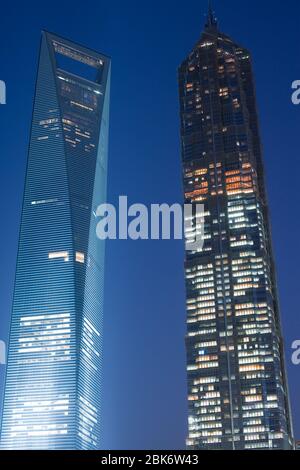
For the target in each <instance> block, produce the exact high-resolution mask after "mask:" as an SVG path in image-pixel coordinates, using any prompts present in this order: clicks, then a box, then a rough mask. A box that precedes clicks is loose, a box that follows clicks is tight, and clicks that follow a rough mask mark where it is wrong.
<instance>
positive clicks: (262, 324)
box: [179, 6, 293, 449]
mask: <svg viewBox="0 0 300 470" xmlns="http://www.w3.org/2000/svg"><path fill="white" fill-rule="evenodd" d="M179 94H180V113H181V139H182V161H183V177H184V190H185V201H186V202H187V203H190V202H192V203H194V204H196V203H201V204H204V209H205V226H204V237H205V243H204V247H203V249H202V250H201V251H193V252H190V251H187V252H186V263H185V269H186V296H187V338H186V348H187V370H188V394H189V395H188V403H189V418H188V419H189V434H188V439H187V446H188V448H190V449H290V448H291V447H292V446H293V436H292V425H291V418H290V409H289V399H288V390H287V382H286V373H285V365H284V353H283V340H282V336H281V326H280V318H279V305H278V298H277V287H276V278H275V270H274V262H273V255H272V246H271V237H270V226H269V216H268V206H267V200H266V194H265V182H264V170H263V163H262V154H261V143H260V136H259V128H258V117H257V109H256V102H255V90H254V80H253V73H252V67H251V58H250V54H249V52H248V50H247V49H245V48H244V47H240V46H239V45H238V44H236V43H235V42H234V41H233V40H232V39H230V38H229V37H228V36H226V35H225V34H223V33H221V32H220V31H219V28H218V23H217V20H216V18H215V15H214V13H213V10H212V7H211V6H209V11H208V15H207V21H206V25H205V30H204V32H203V34H202V36H201V38H200V40H199V41H198V42H197V44H196V45H195V47H194V48H193V50H192V51H191V53H190V54H189V55H188V57H187V59H186V60H185V61H184V62H183V63H182V65H181V66H180V68H179Z"/></svg>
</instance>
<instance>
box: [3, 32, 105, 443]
mask: <svg viewBox="0 0 300 470" xmlns="http://www.w3.org/2000/svg"><path fill="white" fill-rule="evenodd" d="M109 88H110V59H108V58H107V57H106V56H103V55H102V54H99V53H97V52H94V51H92V50H90V49H87V48H85V47H82V46H79V45H77V44H74V43H72V42H70V41H68V40H65V39H62V38H60V37H58V36H56V35H53V34H50V33H48V32H43V33H42V38H41V46H40V56H39V65H38V75H37V81H36V90H35V99H34V107H33V117H32V126H31V135H30V144H29V153H28V163H27V171H26V181H25V192H24V200H23V209H22V220H21V228H20V237H19V247H18V256H17V267H16V278H15V289H14V298H13V309H12V319H11V328H10V338H9V347H8V364H7V373H6V383H5V395H4V404H3V415H2V425H1V448H3V449H98V448H100V446H101V409H100V403H101V363H102V340H103V334H102V333H103V332H102V317H103V281H104V242H103V241H100V240H99V239H97V237H96V218H95V211H96V209H97V206H98V205H99V204H101V203H103V202H105V199H106V174H107V145H108V119H109Z"/></svg>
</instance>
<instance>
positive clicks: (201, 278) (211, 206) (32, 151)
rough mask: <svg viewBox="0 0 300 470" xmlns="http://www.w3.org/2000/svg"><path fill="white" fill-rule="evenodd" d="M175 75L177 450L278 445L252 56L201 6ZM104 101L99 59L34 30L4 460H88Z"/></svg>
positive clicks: (282, 381)
mask: <svg viewBox="0 0 300 470" xmlns="http://www.w3.org/2000/svg"><path fill="white" fill-rule="evenodd" d="M178 78H179V96H180V120H181V143H182V162H183V179H184V193H185V203H191V204H193V205H194V206H196V205H197V204H203V205H204V245H203V247H202V248H201V250H200V249H199V250H197V248H195V249H194V251H186V256H185V279H186V311H187V334H186V351H187V379H188V437H187V442H186V445H187V449H189V450H209V449H212V450H218V449H225V450H243V449H292V448H293V432H292V423H291V413H290V405H289V397H288V386H287V378H286V371H285V363H284V353H283V340H282V335H281V325H280V313H279V305H278V296H277V287H276V275H275V268H274V261H273V255H272V244H271V233H270V225H269V214H268V205H267V198H266V193H265V181H264V168H263V161H262V153H261V143H260V135H259V127H258V116H257V109H256V98H255V87H254V79H253V73H252V66H251V58H250V54H249V51H248V50H247V49H245V48H244V47H241V46H239V45H238V44H237V43H235V42H234V41H233V40H232V39H231V38H229V37H228V36H226V35H225V34H223V33H221V32H220V30H219V27H218V23H217V20H216V18H215V16H214V14H213V12H212V10H211V8H210V9H209V13H208V16H207V22H206V25H205V29H204V32H203V34H202V36H201V38H200V40H199V41H198V42H197V43H196V45H195V47H194V48H193V50H192V51H191V53H190V54H189V55H188V57H187V58H186V60H184V62H183V63H182V64H181V66H180V67H179V74H178ZM109 99H110V59H109V58H108V57H106V56H105V55H102V54H99V53H97V52H95V51H92V50H90V49H87V48H85V47H82V46H79V45H78V44H75V43H73V42H70V41H68V40H66V39H63V38H61V37H58V36H56V35H54V34H51V33H48V32H43V33H42V38H41V46H40V56H39V65H38V75H37V81H36V90H35V100H34V107H33V116H32V126H31V135H30V144H29V153H28V163H27V171H26V181H25V191H24V200H23V209H22V220H21V228H20V236H19V248H18V256H17V267H16V277H15V290H14V298H13V308H12V320H11V328H10V338H9V348H8V363H7V372H6V383H5V394H4V404H3V411H2V423H1V448H2V449H54V450H55V449H57V450H62V449H71V450H75V449H84V450H93V449H101V445H102V432H103V429H102V413H101V407H102V406H105V403H102V402H101V389H102V379H101V373H102V356H103V354H102V343H103V295H104V251H105V250H104V240H100V239H98V238H97V236H96V211H97V207H98V205H99V204H101V203H105V202H106V177H107V148H108V124H109ZM196 223H197V222H196V221H195V224H196ZM196 230H197V227H196ZM129 268H130V267H129Z"/></svg>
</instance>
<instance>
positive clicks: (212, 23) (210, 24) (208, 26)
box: [205, 1, 218, 31]
mask: <svg viewBox="0 0 300 470" xmlns="http://www.w3.org/2000/svg"><path fill="white" fill-rule="evenodd" d="M217 29H218V20H217V18H216V16H215V12H214V10H213V8H212V4H211V1H209V2H208V12H207V20H206V23H205V30H206V31H211V30H214V31H216V30H217Z"/></svg>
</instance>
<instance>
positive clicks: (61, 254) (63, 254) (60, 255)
mask: <svg viewBox="0 0 300 470" xmlns="http://www.w3.org/2000/svg"><path fill="white" fill-rule="evenodd" d="M48 258H49V259H63V260H64V261H69V252H68V251H53V252H52V253H49V254H48Z"/></svg>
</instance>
